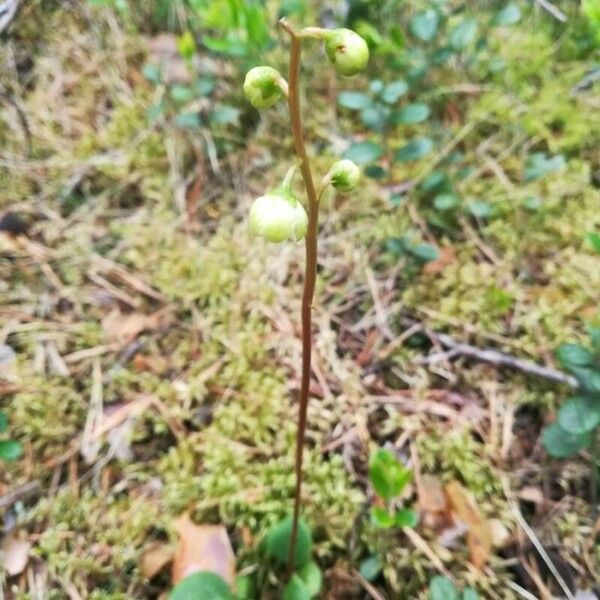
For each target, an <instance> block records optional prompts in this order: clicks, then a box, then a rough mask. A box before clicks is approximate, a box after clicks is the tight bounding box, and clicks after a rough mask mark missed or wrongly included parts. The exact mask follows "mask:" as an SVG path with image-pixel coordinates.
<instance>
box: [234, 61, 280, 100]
mask: <svg viewBox="0 0 600 600" xmlns="http://www.w3.org/2000/svg"><path fill="white" fill-rule="evenodd" d="M244 93H245V94H246V98H248V100H249V101H250V104H252V106H254V108H259V109H260V108H270V107H271V106H273V105H274V104H276V103H277V102H278V101H279V99H280V98H281V96H282V95H287V82H286V80H285V79H284V78H283V76H282V75H281V73H279V71H278V70H277V69H273V68H272V67H265V66H262V67H254V68H252V69H250V70H249V71H248V72H247V73H246V78H245V79H244Z"/></svg>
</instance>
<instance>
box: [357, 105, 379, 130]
mask: <svg viewBox="0 0 600 600" xmlns="http://www.w3.org/2000/svg"><path fill="white" fill-rule="evenodd" d="M360 120H361V121H362V122H363V123H364V124H365V125H366V126H367V127H368V128H369V129H373V130H374V131H381V130H382V129H383V122H384V116H383V114H382V113H381V111H379V110H377V109H376V108H375V107H374V106H367V108H365V109H363V110H362V111H361V113H360Z"/></svg>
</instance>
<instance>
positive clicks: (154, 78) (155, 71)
mask: <svg viewBox="0 0 600 600" xmlns="http://www.w3.org/2000/svg"><path fill="white" fill-rule="evenodd" d="M142 75H143V76H144V77H145V78H146V79H147V80H148V81H151V82H152V83H158V82H159V81H160V69H159V67H158V65H152V64H147V65H144V68H143V69H142Z"/></svg>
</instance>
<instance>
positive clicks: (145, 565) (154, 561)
mask: <svg viewBox="0 0 600 600" xmlns="http://www.w3.org/2000/svg"><path fill="white" fill-rule="evenodd" d="M173 554H174V551H173V549H172V548H171V547H170V546H168V545H167V544H163V543H161V542H154V543H152V544H150V545H149V546H148V547H147V548H146V549H145V550H144V552H143V553H142V563H141V568H142V573H143V574H144V577H146V578H147V579H153V578H154V577H156V575H158V574H159V573H160V572H161V571H162V570H163V568H164V567H165V566H166V565H167V564H168V563H170V562H171V561H172V560H173Z"/></svg>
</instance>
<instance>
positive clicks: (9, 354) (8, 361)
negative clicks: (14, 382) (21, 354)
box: [0, 344, 17, 378]
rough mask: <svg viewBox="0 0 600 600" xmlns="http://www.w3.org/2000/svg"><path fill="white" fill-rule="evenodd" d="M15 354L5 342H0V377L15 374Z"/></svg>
mask: <svg viewBox="0 0 600 600" xmlns="http://www.w3.org/2000/svg"><path fill="white" fill-rule="evenodd" d="M16 364H17V355H16V354H15V351H14V350H13V349H12V348H11V347H10V346H7V345H6V344H0V377H6V378H8V377H12V376H13V375H14V374H15V367H16Z"/></svg>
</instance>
